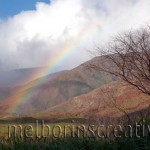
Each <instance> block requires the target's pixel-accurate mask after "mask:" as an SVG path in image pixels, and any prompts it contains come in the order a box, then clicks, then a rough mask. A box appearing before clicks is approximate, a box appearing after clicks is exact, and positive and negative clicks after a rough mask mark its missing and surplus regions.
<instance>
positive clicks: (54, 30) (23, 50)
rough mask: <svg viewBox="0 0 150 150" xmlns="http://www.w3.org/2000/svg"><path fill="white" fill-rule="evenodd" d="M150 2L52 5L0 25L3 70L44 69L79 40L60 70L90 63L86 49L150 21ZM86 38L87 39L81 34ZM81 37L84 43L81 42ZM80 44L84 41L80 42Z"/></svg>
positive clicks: (79, 0) (71, 0)
mask: <svg viewBox="0 0 150 150" xmlns="http://www.w3.org/2000/svg"><path fill="white" fill-rule="evenodd" d="M149 7H150V1H149V0H92V1H91V0H86V1H85V0H53V1H52V2H51V4H46V3H42V2H39V3H37V4H36V10H33V11H23V12H20V13H19V14H17V15H15V16H13V17H11V18H8V20H0V63H1V65H0V66H3V68H5V69H10V68H17V67H19V68H22V67H34V66H41V65H45V64H43V62H44V61H45V60H46V59H48V58H50V56H53V54H54V53H55V52H59V51H60V50H62V48H63V47H64V48H66V47H67V46H66V45H68V43H69V44H70V45H71V43H72V45H73V44H75V45H74V47H75V46H77V45H78V43H74V40H75V39H79V41H78V42H79V45H80V46H78V48H77V49H75V52H74V54H73V55H70V56H68V58H67V59H66V61H65V62H64V63H63V64H62V69H66V68H72V67H74V66H76V65H78V64H80V63H82V62H83V61H86V60H87V59H89V54H88V53H87V52H86V49H91V48H92V47H93V45H95V44H97V43H100V44H102V43H103V42H104V41H107V40H108V39H109V38H110V37H111V36H112V35H114V34H115V33H118V32H119V31H124V30H127V29H129V28H136V27H139V26H140V25H142V24H144V23H147V22H148V21H149V20H150V15H149V14H150V9H149ZM83 34H85V36H84V35H83ZM81 37H82V38H81ZM81 41H82V42H81Z"/></svg>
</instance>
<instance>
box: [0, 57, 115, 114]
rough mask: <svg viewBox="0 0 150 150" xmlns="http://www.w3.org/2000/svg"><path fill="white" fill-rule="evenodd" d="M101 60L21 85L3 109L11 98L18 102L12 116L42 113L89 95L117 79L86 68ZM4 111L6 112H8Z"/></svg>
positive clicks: (93, 60)
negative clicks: (70, 100) (78, 97)
mask: <svg viewBox="0 0 150 150" xmlns="http://www.w3.org/2000/svg"><path fill="white" fill-rule="evenodd" d="M101 60H102V57H96V58H94V59H92V60H90V61H88V62H85V63H84V64H81V65H80V66H78V67H76V68H74V69H72V70H68V71H62V72H57V73H56V74H52V75H48V76H45V77H41V78H39V79H36V80H34V81H31V82H30V83H27V84H26V85H23V86H22V87H21V91H20V90H19V92H18V90H14V91H13V93H14V94H13V95H11V96H10V97H8V98H7V99H6V100H3V101H7V103H5V105H7V107H6V108H9V107H12V106H9V103H10V102H9V101H12V99H20V100H19V101H21V103H20V105H19V106H17V108H16V110H15V111H14V112H12V113H21V114H32V113H37V112H42V111H43V110H46V109H47V108H50V107H53V106H55V105H58V104H60V103H63V102H65V101H67V100H68V99H70V98H73V97H75V96H79V95H82V94H85V93H88V92H90V91H92V90H94V89H96V88H98V87H100V86H102V85H104V84H106V83H109V82H111V81H114V80H117V78H116V77H114V76H112V75H109V74H107V73H104V72H102V71H100V70H93V71H91V70H90V69H89V68H87V66H88V65H89V64H91V63H93V64H96V63H97V62H99V63H100V62H101ZM19 88H20V87H19ZM24 93H25V94H24ZM20 95H23V96H20ZM24 95H25V96H24ZM14 97H15V98H14ZM0 106H4V103H0ZM3 111H4V110H3ZM5 111H6V112H7V109H6V110H5Z"/></svg>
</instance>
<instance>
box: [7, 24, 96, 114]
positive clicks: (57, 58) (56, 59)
mask: <svg viewBox="0 0 150 150" xmlns="http://www.w3.org/2000/svg"><path fill="white" fill-rule="evenodd" d="M87 29H88V31H87ZM97 30H98V29H97V28H96V27H89V28H86V30H84V31H82V32H81V33H80V37H79V38H75V39H74V40H73V42H70V43H68V44H67V45H66V46H65V47H64V48H61V49H60V50H59V53H58V52H56V53H55V54H54V55H53V57H50V58H49V59H48V60H46V62H44V63H43V64H45V66H48V67H44V68H40V69H38V70H37V71H35V72H34V73H33V74H32V75H31V76H30V77H29V78H28V79H27V81H29V80H30V81H31V80H32V79H35V78H36V77H37V78H38V77H39V76H45V75H47V74H49V73H51V72H52V71H53V70H54V69H55V67H56V66H57V65H59V64H61V63H62V62H63V61H64V60H65V59H66V58H68V57H69V56H70V55H71V54H73V53H74V52H75V51H76V50H77V49H78V48H80V46H82V44H83V43H86V42H88V41H89V40H90V39H91V38H92V37H93V36H94V35H95V34H97ZM42 83H43V79H42V78H40V80H39V82H31V87H32V88H30V89H31V90H26V89H27V88H28V84H26V85H25V86H22V87H20V88H19V89H18V90H16V92H15V94H13V95H12V96H10V97H9V98H8V99H7V100H5V103H7V104H9V109H8V112H9V113H14V112H16V110H17V107H18V106H19V105H20V104H22V103H24V102H25V101H27V100H28V98H29V97H30V94H31V93H32V92H33V90H34V88H35V87H37V86H38V85H40V84H42Z"/></svg>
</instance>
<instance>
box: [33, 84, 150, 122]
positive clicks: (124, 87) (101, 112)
mask: <svg viewBox="0 0 150 150" xmlns="http://www.w3.org/2000/svg"><path fill="white" fill-rule="evenodd" d="M149 103H150V97H149V96H148V95H146V94H143V93H141V92H140V91H138V90H137V89H136V88H134V87H132V86H130V85H128V84H127V83H125V82H123V81H114V82H111V83H108V84H106V85H103V86H101V87H99V88H97V89H95V90H93V91H91V92H89V93H87V94H83V95H81V96H77V97H74V98H72V99H70V100H68V101H66V102H64V103H61V104H59V105H56V106H54V107H51V108H48V109H47V110H45V111H44V112H42V113H38V114H36V115H34V117H36V118H43V119H56V118H57V119H65V118H86V119H90V118H91V119H95V120H96V119H97V120H101V119H102V118H109V117H110V116H111V117H112V118H118V117H121V116H124V115H125V113H124V111H125V112H126V113H127V114H131V113H134V112H137V111H140V110H143V109H147V108H148V106H149Z"/></svg>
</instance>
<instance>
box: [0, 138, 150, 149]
mask: <svg viewBox="0 0 150 150" xmlns="http://www.w3.org/2000/svg"><path fill="white" fill-rule="evenodd" d="M0 149H1V150H10V149H11V150H149V149H150V138H141V139H138V138H129V139H128V138H121V139H115V140H109V141H100V140H97V139H95V138H90V139H88V138H69V137H68V138H65V139H47V140H44V139H40V140H37V139H36V140H33V141H32V140H31V141H30V140H29V141H26V140H24V141H21V140H19V139H18V140H6V141H3V143H1V145H0Z"/></svg>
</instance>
